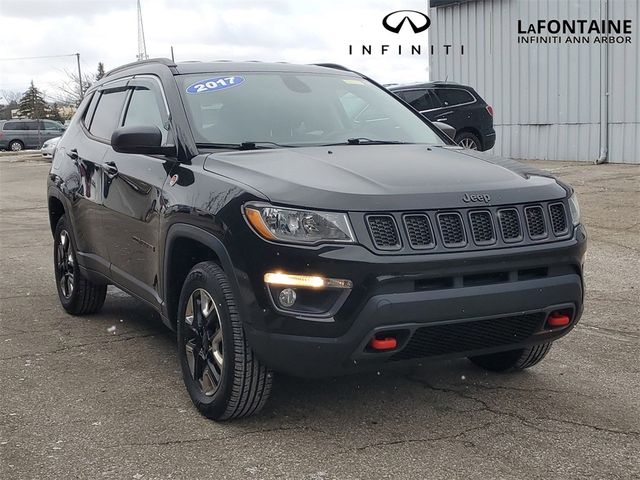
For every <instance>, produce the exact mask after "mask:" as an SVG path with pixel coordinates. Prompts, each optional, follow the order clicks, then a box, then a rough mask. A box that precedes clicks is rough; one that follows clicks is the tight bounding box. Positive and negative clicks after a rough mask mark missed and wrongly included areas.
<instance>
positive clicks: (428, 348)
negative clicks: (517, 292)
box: [391, 312, 545, 360]
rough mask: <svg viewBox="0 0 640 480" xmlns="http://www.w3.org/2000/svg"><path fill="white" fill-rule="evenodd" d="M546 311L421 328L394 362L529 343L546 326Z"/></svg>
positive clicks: (395, 357) (395, 356) (393, 358)
mask: <svg viewBox="0 0 640 480" xmlns="http://www.w3.org/2000/svg"><path fill="white" fill-rule="evenodd" d="M544 319H545V313H544V312H537V313H530V314H523V315H512V316H508V317H501V318H491V319H486V320H475V321H469V322H459V323H449V324H446V325H433V326H427V327H421V328H418V329H417V330H416V331H415V332H414V333H413V335H412V336H411V338H410V339H409V342H408V343H407V345H406V346H405V347H404V348H403V349H402V350H401V351H400V352H398V353H396V354H395V355H393V356H392V357H391V360H407V359H411V358H421V357H431V356H435V355H445V354H448V353H458V352H467V351H472V350H481V349H484V348H493V347H500V346H503V345H510V344H515V343H519V342H522V341H525V340H527V339H528V338H529V337H531V335H533V334H534V333H535V332H536V331H537V330H539V329H540V328H541V327H542V324H543V322H544Z"/></svg>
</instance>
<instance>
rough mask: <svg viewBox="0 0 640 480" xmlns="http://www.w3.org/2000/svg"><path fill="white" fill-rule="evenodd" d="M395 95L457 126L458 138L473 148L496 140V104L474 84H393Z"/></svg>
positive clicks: (430, 116)
mask: <svg viewBox="0 0 640 480" xmlns="http://www.w3.org/2000/svg"><path fill="white" fill-rule="evenodd" d="M389 90H391V91H392V92H393V93H394V94H395V95H397V96H398V97H400V98H401V99H402V100H404V101H405V102H407V103H408V104H409V105H411V106H412V107H413V108H415V109H416V110H418V111H419V112H420V113H421V114H422V115H424V116H425V117H427V118H428V119H429V120H431V121H432V122H442V123H446V124H447V125H450V126H452V127H453V128H455V130H456V133H455V142H456V143H457V144H458V145H460V146H462V147H464V148H469V149H471V150H489V149H491V148H493V145H494V144H495V143H496V132H495V130H494V129H493V107H492V106H491V105H489V104H487V102H485V101H484V100H483V99H482V97H481V96H480V95H479V94H478V92H476V91H475V90H474V89H473V88H471V87H469V86H467V85H460V84H459V83H453V82H430V83H409V84H403V85H391V86H389Z"/></svg>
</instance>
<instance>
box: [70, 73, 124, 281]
mask: <svg viewBox="0 0 640 480" xmlns="http://www.w3.org/2000/svg"><path fill="white" fill-rule="evenodd" d="M125 98H126V81H118V82H113V83H109V84H106V85H105V86H104V88H102V89H101V90H99V91H97V92H95V93H94V94H93V96H92V97H91V100H90V102H89V105H88V107H87V109H86V110H85V111H84V112H83V116H82V118H81V119H80V120H79V122H78V123H77V124H76V126H74V127H73V130H72V131H70V132H69V134H67V135H65V138H64V142H63V143H62V144H61V146H60V149H59V150H60V152H59V154H60V155H61V154H64V155H67V156H68V157H69V158H70V162H67V163H68V164H70V165H73V168H74V171H73V172H72V173H71V174H68V175H66V177H67V180H66V182H67V184H68V186H69V188H70V189H72V190H73V192H74V193H73V197H74V199H75V201H74V202H73V203H72V205H71V211H72V223H73V231H74V234H75V237H76V243H77V249H78V256H79V257H81V262H82V263H83V264H84V265H85V266H86V267H88V268H91V269H93V270H97V271H99V272H101V273H104V274H108V272H109V260H108V259H109V253H108V249H107V244H108V242H109V239H108V238H105V235H104V230H103V222H102V220H103V213H104V211H103V206H102V204H103V197H104V187H105V185H104V182H103V170H102V169H103V161H104V156H105V155H106V153H107V151H108V150H109V149H110V148H111V147H110V146H109V142H110V139H111V133H112V132H113V130H114V129H115V127H116V125H117V124H118V123H119V122H120V119H121V116H122V110H123V107H124V102H125Z"/></svg>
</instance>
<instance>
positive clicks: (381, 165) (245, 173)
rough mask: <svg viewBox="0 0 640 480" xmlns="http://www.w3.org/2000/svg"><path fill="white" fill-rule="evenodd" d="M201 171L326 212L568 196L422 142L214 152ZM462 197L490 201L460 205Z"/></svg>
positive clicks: (502, 163) (490, 161)
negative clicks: (413, 143)
mask: <svg viewBox="0 0 640 480" xmlns="http://www.w3.org/2000/svg"><path fill="white" fill-rule="evenodd" d="M204 168H205V170H208V171H210V172H212V173H215V174H218V175H222V176H225V177H229V178H232V179H234V180H235V181H237V182H241V183H243V184H245V185H248V186H250V187H252V188H253V189H256V190H258V191H260V192H261V193H262V194H263V195H264V196H265V197H267V198H268V199H269V200H270V201H271V202H272V203H274V204H280V205H291V206H299V207H309V208H315V209H327V210H350V211H373V210H376V211H380V210H418V209H435V208H454V207H469V206H475V205H505V204H511V203H520V202H532V201H541V200H550V199H556V198H563V197H565V196H566V191H565V190H564V188H562V187H561V186H560V185H558V184H557V183H556V181H555V180H554V179H553V178H551V177H549V176H548V175H547V174H544V173H542V172H539V171H533V169H528V167H526V166H525V165H522V164H520V163H517V162H513V161H510V160H499V159H497V158H496V157H486V158H482V156H481V155H475V154H473V155H469V154H467V153H466V151H463V150H459V149H450V148H442V147H427V146H425V145H341V146H333V147H299V148H288V149H271V150H250V151H233V152H219V153H212V154H210V155H209V156H208V157H207V158H206V160H205V162H204ZM465 194H467V195H468V196H472V195H483V197H481V198H483V199H485V200H486V199H488V198H489V199H490V200H489V201H488V202H486V203H473V202H472V203H465V202H464V200H463V198H464V197H465ZM486 195H488V197H486ZM467 198H468V197H467Z"/></svg>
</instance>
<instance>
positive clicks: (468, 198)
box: [462, 193, 491, 203]
mask: <svg viewBox="0 0 640 480" xmlns="http://www.w3.org/2000/svg"><path fill="white" fill-rule="evenodd" d="M462 201H463V202H464V203H475V202H484V203H489V202H490V201H491V197H490V196H489V195H487V194H486V193H478V194H474V195H471V194H469V193H465V194H464V197H462Z"/></svg>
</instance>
